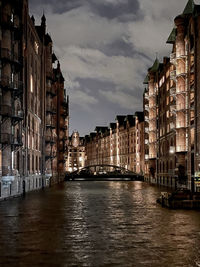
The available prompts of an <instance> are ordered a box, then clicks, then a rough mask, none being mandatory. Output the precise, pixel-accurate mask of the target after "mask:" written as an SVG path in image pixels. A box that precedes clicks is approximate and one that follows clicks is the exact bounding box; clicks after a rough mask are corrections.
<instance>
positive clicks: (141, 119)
mask: <svg viewBox="0 0 200 267" xmlns="http://www.w3.org/2000/svg"><path fill="white" fill-rule="evenodd" d="M135 116H137V117H138V120H139V122H143V121H144V112H143V111H137V112H135Z"/></svg>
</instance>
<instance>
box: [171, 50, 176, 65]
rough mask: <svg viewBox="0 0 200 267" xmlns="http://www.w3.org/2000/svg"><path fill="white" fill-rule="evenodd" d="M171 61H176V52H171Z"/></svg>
mask: <svg viewBox="0 0 200 267" xmlns="http://www.w3.org/2000/svg"><path fill="white" fill-rule="evenodd" d="M170 63H172V64H175V63H176V52H174V53H171V54H170Z"/></svg>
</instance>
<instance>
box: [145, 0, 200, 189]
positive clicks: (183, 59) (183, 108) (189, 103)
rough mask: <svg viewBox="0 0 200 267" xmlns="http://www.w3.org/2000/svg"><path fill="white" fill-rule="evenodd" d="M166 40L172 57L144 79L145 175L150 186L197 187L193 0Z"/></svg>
mask: <svg viewBox="0 0 200 267" xmlns="http://www.w3.org/2000/svg"><path fill="white" fill-rule="evenodd" d="M174 22H175V26H174V28H173V30H172V32H171V34H170V36H169V38H168V40H167V43H169V44H172V52H171V54H170V57H169V58H164V60H163V63H159V62H158V60H156V61H155V63H154V65H153V66H152V68H150V69H149V70H148V75H147V77H146V79H145V81H144V84H145V92H144V114H145V125H146V126H147V127H145V175H146V177H148V178H149V179H150V180H151V182H156V183H159V184H162V185H167V186H172V187H174V186H175V179H177V180H179V181H180V182H181V183H183V184H185V185H186V186H187V187H188V188H189V189H193V187H194V183H193V178H194V177H195V175H197V174H198V172H199V170H200V155H199V152H200V146H199V144H200V142H199V139H200V130H199V129H200V127H199V125H200V122H199V115H200V112H199V109H200V108H199V105H198V101H199V99H200V98H199V95H200V93H199V86H200V85H199V74H200V68H199V67H200V66H199V64H200V63H199V60H198V59H199V57H200V55H199V54H200V53H199V43H200V42H199V33H200V6H199V5H196V4H194V1H193V0H189V1H188V3H187V5H186V7H185V9H184V11H183V13H182V14H181V15H179V16H177V17H176V18H175V20H174Z"/></svg>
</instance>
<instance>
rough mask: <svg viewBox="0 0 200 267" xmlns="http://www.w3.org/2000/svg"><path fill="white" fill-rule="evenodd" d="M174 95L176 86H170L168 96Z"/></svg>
mask: <svg viewBox="0 0 200 267" xmlns="http://www.w3.org/2000/svg"><path fill="white" fill-rule="evenodd" d="M175 95H176V86H174V87H171V88H170V96H175Z"/></svg>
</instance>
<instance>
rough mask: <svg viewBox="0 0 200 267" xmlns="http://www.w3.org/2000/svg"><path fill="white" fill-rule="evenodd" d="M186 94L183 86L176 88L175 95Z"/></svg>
mask: <svg viewBox="0 0 200 267" xmlns="http://www.w3.org/2000/svg"><path fill="white" fill-rule="evenodd" d="M185 93H186V88H185V86H184V85H182V86H177V90H176V94H177V95H178V94H185Z"/></svg>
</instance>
